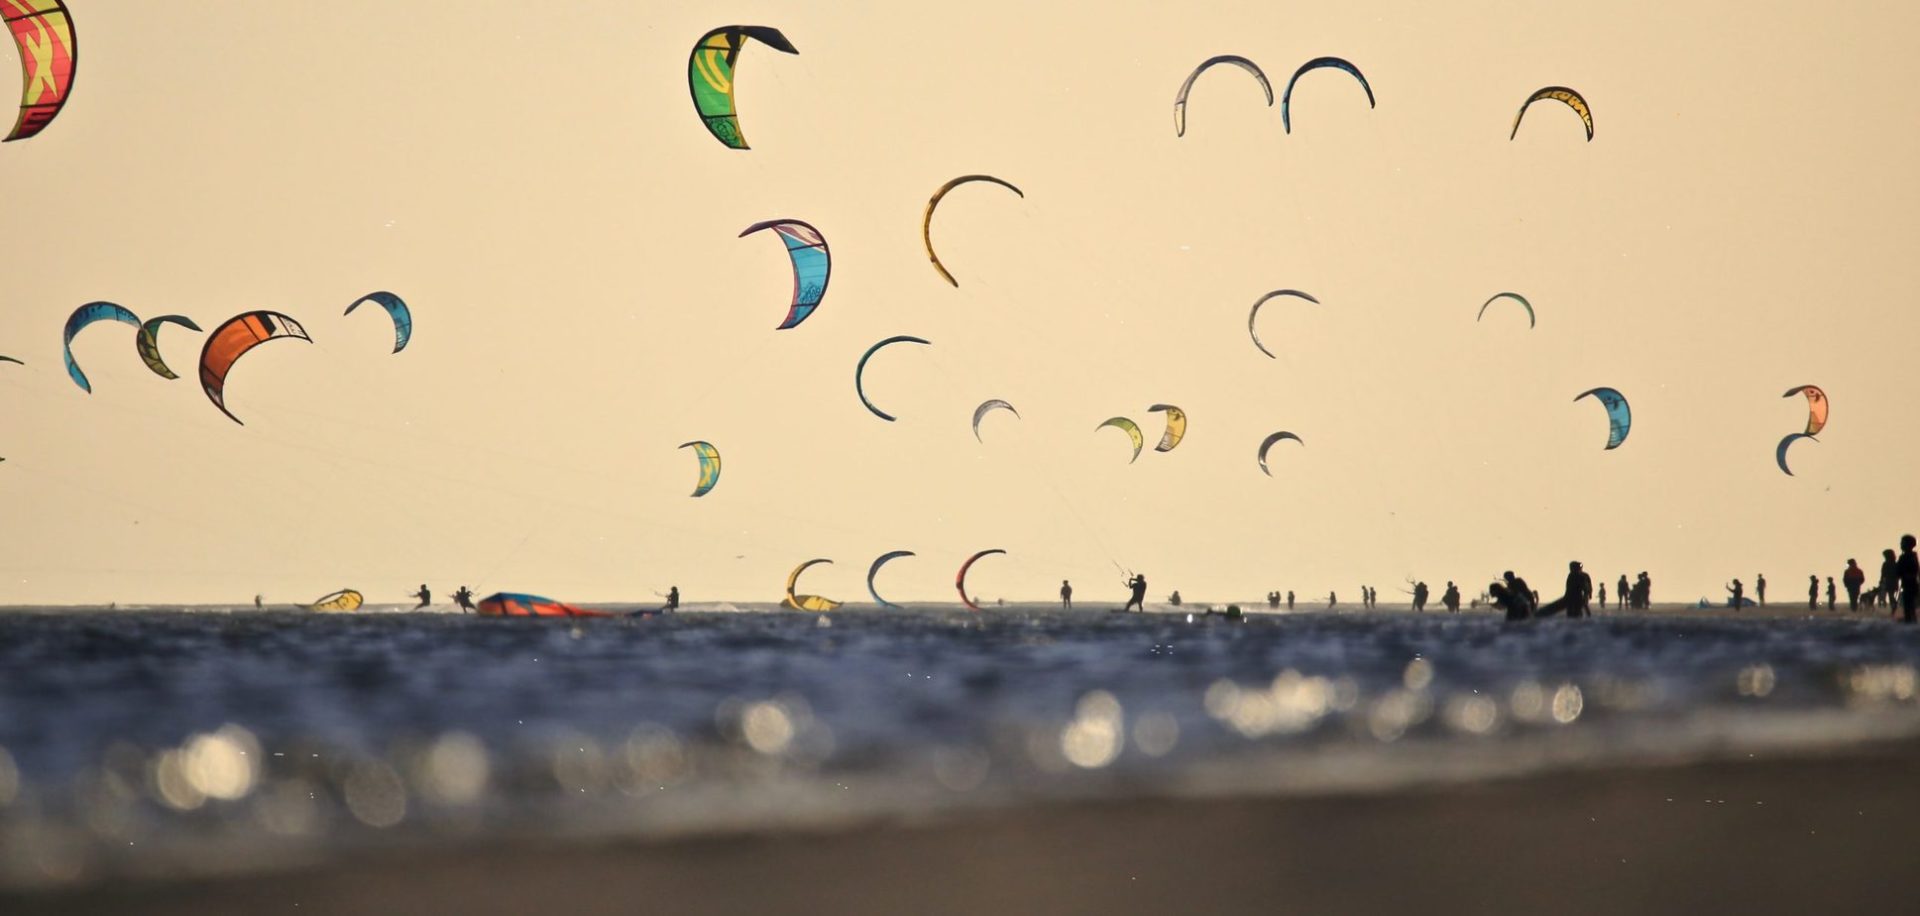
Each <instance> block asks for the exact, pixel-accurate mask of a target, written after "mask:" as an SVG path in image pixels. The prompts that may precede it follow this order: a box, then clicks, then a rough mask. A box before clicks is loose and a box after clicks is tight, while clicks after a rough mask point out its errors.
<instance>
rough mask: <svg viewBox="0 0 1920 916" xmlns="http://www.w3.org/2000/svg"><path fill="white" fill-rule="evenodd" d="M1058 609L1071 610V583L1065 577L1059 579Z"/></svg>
mask: <svg viewBox="0 0 1920 916" xmlns="http://www.w3.org/2000/svg"><path fill="white" fill-rule="evenodd" d="M1060 609H1061V610H1063V611H1071V610H1073V583H1072V582H1068V581H1067V580H1065V579H1061V580H1060Z"/></svg>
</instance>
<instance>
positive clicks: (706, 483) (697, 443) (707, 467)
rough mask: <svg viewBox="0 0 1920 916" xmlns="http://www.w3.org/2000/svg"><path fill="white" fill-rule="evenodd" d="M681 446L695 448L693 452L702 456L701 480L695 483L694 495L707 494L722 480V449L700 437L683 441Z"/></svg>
mask: <svg viewBox="0 0 1920 916" xmlns="http://www.w3.org/2000/svg"><path fill="white" fill-rule="evenodd" d="M680 447H681V448H690V449H693V453H694V454H695V455H698V456H700V481H699V483H696V484H695V485H694V487H693V495H695V496H705V495H707V493H708V492H709V491H711V490H712V489H713V488H714V486H715V485H716V484H718V483H719V482H720V450H719V449H717V448H714V447H713V443H711V442H707V441H704V440H700V439H695V440H694V441H692V442H684V443H681V445H680Z"/></svg>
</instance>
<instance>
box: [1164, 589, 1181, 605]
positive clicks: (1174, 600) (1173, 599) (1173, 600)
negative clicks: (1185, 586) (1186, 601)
mask: <svg viewBox="0 0 1920 916" xmlns="http://www.w3.org/2000/svg"><path fill="white" fill-rule="evenodd" d="M1167 603H1168V604H1171V605H1173V606H1174V607H1179V606H1180V590H1179V589H1177V588H1176V589H1174V590H1173V594H1171V595H1168V596H1167Z"/></svg>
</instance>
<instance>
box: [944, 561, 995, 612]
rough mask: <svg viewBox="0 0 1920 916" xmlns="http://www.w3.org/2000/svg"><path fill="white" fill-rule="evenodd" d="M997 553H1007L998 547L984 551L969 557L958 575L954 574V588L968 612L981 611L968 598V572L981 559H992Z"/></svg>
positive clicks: (961, 565) (961, 566)
mask: <svg viewBox="0 0 1920 916" xmlns="http://www.w3.org/2000/svg"><path fill="white" fill-rule="evenodd" d="M996 553H1006V551H1004V550H1001V549H1000V548H998V547H995V548H993V549H992V550H982V551H980V552H979V553H976V554H974V555H973V556H970V557H968V558H967V562H965V563H962V564H960V571H959V572H957V573H954V575H953V587H954V588H955V589H958V590H959V592H960V602H961V603H962V604H965V605H966V606H967V609H968V610H972V611H977V610H979V609H980V605H977V604H974V603H973V599H972V598H969V597H967V570H969V569H972V568H973V564H974V563H975V562H976V561H978V560H979V559H980V558H981V557H990V556H993V555H994V554H996Z"/></svg>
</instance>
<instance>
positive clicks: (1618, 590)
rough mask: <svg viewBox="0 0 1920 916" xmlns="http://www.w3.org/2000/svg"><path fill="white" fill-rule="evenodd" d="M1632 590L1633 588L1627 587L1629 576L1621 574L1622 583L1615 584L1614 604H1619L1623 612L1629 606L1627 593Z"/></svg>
mask: <svg viewBox="0 0 1920 916" xmlns="http://www.w3.org/2000/svg"><path fill="white" fill-rule="evenodd" d="M1631 590H1632V587H1631V586H1629V585H1627V574H1626V573H1621V574H1620V581H1619V582H1616V583H1614V589H1613V600H1614V603H1615V604H1618V605H1619V606H1620V607H1621V609H1623V610H1624V609H1625V608H1626V606H1627V592H1629V591H1631Z"/></svg>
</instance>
